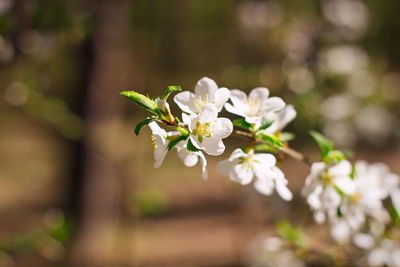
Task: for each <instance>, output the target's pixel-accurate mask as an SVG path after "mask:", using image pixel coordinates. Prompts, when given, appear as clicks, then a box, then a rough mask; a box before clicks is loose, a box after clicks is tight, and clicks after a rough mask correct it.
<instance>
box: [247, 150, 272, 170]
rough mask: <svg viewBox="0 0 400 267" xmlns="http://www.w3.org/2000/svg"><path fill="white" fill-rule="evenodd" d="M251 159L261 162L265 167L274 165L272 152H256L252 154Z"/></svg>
mask: <svg viewBox="0 0 400 267" xmlns="http://www.w3.org/2000/svg"><path fill="white" fill-rule="evenodd" d="M253 159H254V160H255V161H258V163H260V164H262V165H263V166H264V167H265V168H269V167H272V166H275V163H276V159H275V157H274V156H273V155H272V154H269V153H258V154H254V156H253Z"/></svg>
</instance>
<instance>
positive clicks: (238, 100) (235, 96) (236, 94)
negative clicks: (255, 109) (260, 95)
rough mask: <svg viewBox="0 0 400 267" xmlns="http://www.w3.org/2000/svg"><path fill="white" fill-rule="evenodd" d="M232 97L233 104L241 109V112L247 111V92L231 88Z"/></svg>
mask: <svg viewBox="0 0 400 267" xmlns="http://www.w3.org/2000/svg"><path fill="white" fill-rule="evenodd" d="M230 99H231V101H232V104H233V106H234V107H235V108H236V109H237V110H239V111H240V112H243V113H246V111H247V109H248V107H247V106H248V105H247V96H246V93H244V92H243V91H240V90H236V89H234V90H231V96H230Z"/></svg>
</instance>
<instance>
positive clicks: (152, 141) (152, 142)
mask: <svg viewBox="0 0 400 267" xmlns="http://www.w3.org/2000/svg"><path fill="white" fill-rule="evenodd" d="M150 138H151V145H152V146H153V150H156V149H157V148H158V147H157V144H156V138H155V136H154V135H151V136H150Z"/></svg>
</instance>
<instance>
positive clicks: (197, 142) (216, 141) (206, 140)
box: [182, 104, 233, 156]
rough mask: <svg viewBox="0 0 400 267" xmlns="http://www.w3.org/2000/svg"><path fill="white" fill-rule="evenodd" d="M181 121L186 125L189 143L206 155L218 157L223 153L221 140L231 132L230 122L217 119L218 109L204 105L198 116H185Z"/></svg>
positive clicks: (212, 105) (210, 105)
mask: <svg viewBox="0 0 400 267" xmlns="http://www.w3.org/2000/svg"><path fill="white" fill-rule="evenodd" d="M182 119H183V121H184V123H186V124H187V125H188V128H189V131H190V141H191V142H192V143H193V145H194V146H195V147H196V148H198V149H201V150H204V151H205V152H206V153H207V154H209V155H213V156H218V155H221V154H222V153H223V152H224V151H225V145H224V143H223V142H222V139H224V138H226V137H228V136H229V135H230V134H231V133H232V131H233V125H232V122H231V121H230V120H229V119H227V118H218V108H217V107H216V106H215V105H214V104H206V105H204V107H203V109H202V110H201V111H200V113H199V114H192V115H189V116H188V115H185V114H183V116H182Z"/></svg>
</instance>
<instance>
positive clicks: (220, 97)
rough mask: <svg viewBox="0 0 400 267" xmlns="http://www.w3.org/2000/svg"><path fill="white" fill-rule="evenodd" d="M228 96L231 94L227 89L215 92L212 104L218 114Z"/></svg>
mask: <svg viewBox="0 0 400 267" xmlns="http://www.w3.org/2000/svg"><path fill="white" fill-rule="evenodd" d="M230 95H231V93H230V91H229V90H228V88H220V89H218V90H217V91H216V92H215V96H214V103H215V105H216V106H217V109H218V112H221V110H222V108H223V107H224V105H225V103H226V101H228V99H229V97H230Z"/></svg>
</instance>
